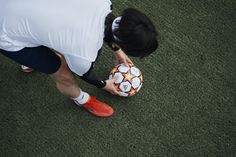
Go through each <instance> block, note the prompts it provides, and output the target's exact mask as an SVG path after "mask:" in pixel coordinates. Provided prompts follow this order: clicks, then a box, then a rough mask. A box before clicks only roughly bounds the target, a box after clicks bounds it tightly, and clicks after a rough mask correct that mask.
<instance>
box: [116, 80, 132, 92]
mask: <svg viewBox="0 0 236 157" xmlns="http://www.w3.org/2000/svg"><path fill="white" fill-rule="evenodd" d="M119 88H120V90H121V91H122V92H129V91H130V89H131V84H130V83H129V82H128V81H126V82H122V83H121V84H120V86H119Z"/></svg>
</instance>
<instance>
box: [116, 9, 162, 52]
mask: <svg viewBox="0 0 236 157" xmlns="http://www.w3.org/2000/svg"><path fill="white" fill-rule="evenodd" d="M121 16H122V19H121V21H120V23H119V28H118V29H117V30H115V32H113V34H114V35H115V36H116V37H117V38H118V39H119V40H115V43H117V44H118V45H119V46H120V47H121V48H122V49H123V50H124V52H125V53H126V54H127V55H129V56H133V57H145V56H148V55H149V54H151V53H152V52H154V51H155V50H156V49H157V48H158V41H157V31H156V30H155V26H154V25H153V23H152V21H151V20H150V19H149V18H148V17H147V16H146V15H145V14H143V13H141V12H140V11H138V10H136V9H133V8H128V9H125V10H124V11H123V13H122V15H121Z"/></svg>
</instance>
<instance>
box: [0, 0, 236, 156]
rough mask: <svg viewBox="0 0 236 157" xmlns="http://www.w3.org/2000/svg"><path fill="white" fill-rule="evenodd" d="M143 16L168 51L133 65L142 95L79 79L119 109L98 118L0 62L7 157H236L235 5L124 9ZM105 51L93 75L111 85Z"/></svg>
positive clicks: (209, 1) (0, 119) (119, 2)
mask: <svg viewBox="0 0 236 157" xmlns="http://www.w3.org/2000/svg"><path fill="white" fill-rule="evenodd" d="M113 4H114V13H116V14H118V13H120V12H121V10H122V9H124V8H127V7H135V8H138V9H140V10H142V11H143V12H145V13H146V14H147V15H148V16H149V17H150V18H151V19H152V20H153V21H154V23H155V25H156V26H157V28H158V30H159V32H160V48H159V49H158V51H157V52H155V53H154V54H153V55H151V56H150V57H148V58H145V59H142V60H139V59H134V61H135V63H136V65H137V66H138V67H139V68H140V69H141V70H142V72H143V75H144V86H143V88H142V89H141V91H140V93H138V94H137V95H136V96H134V97H131V98H128V99H126V98H120V97H114V96H112V95H109V94H108V93H106V92H104V91H101V90H99V89H96V88H95V87H93V86H91V85H88V84H86V83H84V82H83V81H82V80H79V79H78V83H79V84H80V85H81V87H82V88H83V89H84V90H85V91H87V92H89V93H91V94H92V95H95V96H96V97H98V98H99V99H101V100H103V101H105V102H108V103H110V104H112V106H113V107H114V109H115V111H116V112H115V114H114V116H113V117H111V118H97V117H93V116H92V115H90V114H89V113H88V112H86V111H85V110H84V109H81V108H79V107H77V106H76V105H74V104H73V103H72V102H71V101H70V100H69V99H68V98H66V97H64V96H62V95H61V94H59V92H58V91H57V90H56V88H55V86H54V82H53V81H52V80H51V79H50V78H49V77H47V76H46V75H44V74H40V73H36V72H35V73H32V74H29V75H26V74H23V73H22V72H20V70H19V68H18V66H17V65H16V64H15V63H13V62H12V61H10V60H9V59H7V58H5V57H3V56H0V71H1V74H0V156H1V157H28V156H29V157H54V156H55V157H65V156H68V157H75V156H79V157H158V156H160V157H164V156H171V157H172V156H181V157H182V156H186V157H192V156H196V157H202V156H212V157H218V156H219V157H233V156H235V154H236V151H235V150H236V149H235V148H236V108H235V105H236V79H235V78H236V46H235V44H236V38H235V35H236V20H235V17H236V11H235V9H236V2H235V1H233V0H228V1H226V0H215V1H213V0H199V1H194V0H188V1H187V0H182V1H174V0H145V1H143V0H116V1H114V3H113ZM111 57H112V55H111V53H110V52H109V50H108V49H107V47H105V48H104V50H103V53H102V55H101V57H100V58H99V61H98V63H97V64H96V67H95V69H96V70H97V71H99V72H100V74H101V76H103V77H107V76H108V73H109V71H110V70H111V69H112V66H111V65H113V61H112V60H111V59H110V58H111Z"/></svg>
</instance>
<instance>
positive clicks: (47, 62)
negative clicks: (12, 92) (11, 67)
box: [0, 46, 113, 117]
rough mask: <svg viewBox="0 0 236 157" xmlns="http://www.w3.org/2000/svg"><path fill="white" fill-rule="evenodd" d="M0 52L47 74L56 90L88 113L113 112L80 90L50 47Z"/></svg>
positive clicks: (68, 70) (63, 61) (105, 113)
mask: <svg viewBox="0 0 236 157" xmlns="http://www.w3.org/2000/svg"><path fill="white" fill-rule="evenodd" d="M0 53H2V54H3V55H5V56H7V57H9V58H11V59H12V60H14V61H16V62H17V63H19V64H23V65H26V66H28V67H31V68H33V69H35V70H36V71H39V72H42V73H45V74H49V75H50V76H51V77H52V78H53V79H54V80H55V82H56V86H57V88H58V90H59V91H60V92H61V93H62V94H63V95H66V96H68V97H70V98H71V99H73V100H74V102H75V103H76V104H77V105H79V106H82V107H84V108H85V109H87V110H88V111H89V112H90V113H92V114H94V115H96V116H100V117H108V116H111V115H112V114H113V109H112V108H111V107H110V106H109V105H107V104H105V103H103V102H100V101H98V100H97V99H95V98H94V97H91V96H89V95H88V93H86V92H83V91H81V89H80V88H79V86H78V85H77V83H76V81H75V79H74V76H73V74H72V72H71V71H70V69H69V68H68V66H67V64H66V61H65V59H64V58H63V57H59V56H57V55H56V54H55V53H54V52H52V51H51V50H50V49H48V48H46V47H43V46H40V47H36V48H25V49H23V50H21V52H7V51H3V50H1V51H0Z"/></svg>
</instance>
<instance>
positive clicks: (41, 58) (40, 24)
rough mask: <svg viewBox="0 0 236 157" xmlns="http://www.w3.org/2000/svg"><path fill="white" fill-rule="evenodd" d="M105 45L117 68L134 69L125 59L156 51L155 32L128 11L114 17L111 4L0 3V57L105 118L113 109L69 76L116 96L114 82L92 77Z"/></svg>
mask: <svg viewBox="0 0 236 157" xmlns="http://www.w3.org/2000/svg"><path fill="white" fill-rule="evenodd" d="M103 41H105V42H107V44H108V45H109V46H110V47H111V48H112V50H113V51H114V52H113V54H114V55H115V57H116V61H115V62H116V64H118V63H120V62H124V63H125V64H128V63H131V64H132V61H131V60H130V59H129V57H128V56H127V55H129V56H134V57H145V56H148V55H149V54H150V53H152V52H154V51H155V50H156V49H157V47H158V42H157V32H156V30H155V28H154V26H153V24H152V22H151V21H150V20H149V19H148V18H147V17H146V16H145V15H144V14H142V13H141V12H139V11H137V10H135V9H131V8H130V9H126V10H124V12H123V14H122V15H121V16H119V17H115V16H114V15H113V14H112V13H111V2H110V0H69V1H68V0H40V1H38V0H0V52H1V53H2V54H3V55H5V56H7V57H9V58H11V59H12V60H14V61H16V62H17V63H19V64H22V65H24V66H27V67H30V68H32V69H34V70H36V71H39V72H42V73H45V74H48V75H50V76H51V77H52V78H53V79H54V80H55V82H56V86H57V88H58V90H59V91H60V92H61V93H62V94H64V95H66V96H68V97H70V98H71V99H72V100H73V101H74V102H75V103H76V104H77V105H79V106H82V107H84V108H85V109H87V110H88V111H89V112H90V113H92V114H93V115H95V116H100V117H108V116H111V115H112V114H113V112H114V111H113V109H112V108H111V107H110V106H109V105H108V104H106V103H103V102H101V101H99V100H97V99H96V98H94V97H92V96H90V95H89V94H88V93H86V92H84V91H82V90H81V89H80V88H79V86H78V85H77V84H76V82H75V80H74V77H73V74H72V72H73V73H75V74H77V75H79V76H80V77H81V78H82V79H83V80H85V81H87V82H89V83H91V84H93V85H95V86H97V87H98V88H102V89H104V90H106V91H108V92H110V93H112V94H118V92H117V91H116V90H115V87H114V84H113V83H114V81H115V79H111V80H102V79H100V78H99V77H98V76H96V74H94V73H93V72H92V67H93V63H94V62H95V61H96V59H97V56H98V55H99V53H100V51H101V47H102V45H103ZM124 52H125V53H124ZM57 53H60V54H61V55H57ZM60 56H61V57H60Z"/></svg>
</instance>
